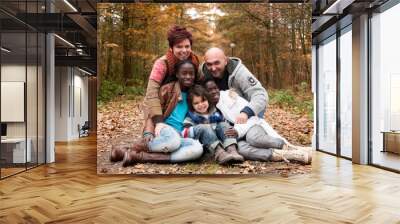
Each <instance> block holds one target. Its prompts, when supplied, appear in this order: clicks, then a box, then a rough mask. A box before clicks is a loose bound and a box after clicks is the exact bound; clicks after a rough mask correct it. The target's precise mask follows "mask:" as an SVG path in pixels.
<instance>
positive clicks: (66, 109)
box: [55, 67, 88, 141]
mask: <svg viewBox="0 0 400 224" xmlns="http://www.w3.org/2000/svg"><path fill="white" fill-rule="evenodd" d="M79 95H80V97H79ZM79 101H81V102H79ZM79 106H81V108H79ZM79 109H81V113H80V110H79ZM55 119H56V122H55V123H56V133H55V140H56V141H69V140H73V139H77V138H79V133H78V124H79V125H81V126H82V125H83V124H84V122H85V121H87V120H88V78H87V77H86V76H83V73H82V72H80V71H79V70H77V69H76V68H72V67H56V91H55Z"/></svg>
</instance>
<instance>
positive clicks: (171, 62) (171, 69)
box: [165, 48, 199, 76]
mask: <svg viewBox="0 0 400 224" xmlns="http://www.w3.org/2000/svg"><path fill="white" fill-rule="evenodd" d="M165 56H166V57H167V67H168V75H169V76H171V75H174V74H175V64H176V63H178V62H179V59H178V58H176V57H175V55H174V53H173V52H172V49H171V48H170V49H169V50H168V51H167V54H166V55H165ZM188 59H189V60H191V61H192V63H193V64H194V65H195V69H196V71H197V69H198V67H199V58H198V57H197V56H196V55H195V54H193V52H191V53H190V55H189V58H188Z"/></svg>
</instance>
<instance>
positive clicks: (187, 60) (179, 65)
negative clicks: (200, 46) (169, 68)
mask: <svg viewBox="0 0 400 224" xmlns="http://www.w3.org/2000/svg"><path fill="white" fill-rule="evenodd" d="M184 64H191V65H192V66H193V68H194V79H195V80H197V68H196V65H194V63H193V62H192V61H191V60H189V59H186V60H183V61H179V62H178V63H176V64H175V67H174V69H175V77H176V74H178V71H179V69H180V68H181V66H182V65H184Z"/></svg>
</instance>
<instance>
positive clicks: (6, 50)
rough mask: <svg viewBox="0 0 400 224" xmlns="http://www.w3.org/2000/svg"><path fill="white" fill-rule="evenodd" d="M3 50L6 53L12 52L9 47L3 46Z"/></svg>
mask: <svg viewBox="0 0 400 224" xmlns="http://www.w3.org/2000/svg"><path fill="white" fill-rule="evenodd" d="M1 51H4V52H6V53H10V52H11V50H9V49H7V48H5V47H1Z"/></svg>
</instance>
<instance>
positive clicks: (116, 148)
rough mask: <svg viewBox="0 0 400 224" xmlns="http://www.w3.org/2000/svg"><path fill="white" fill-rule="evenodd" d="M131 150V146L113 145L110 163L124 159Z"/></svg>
mask: <svg viewBox="0 0 400 224" xmlns="http://www.w3.org/2000/svg"><path fill="white" fill-rule="evenodd" d="M128 150H129V145H127V144H123V145H113V146H111V154H110V161H111V162H119V161H122V160H123V159H124V156H125V152H126V151H128Z"/></svg>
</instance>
